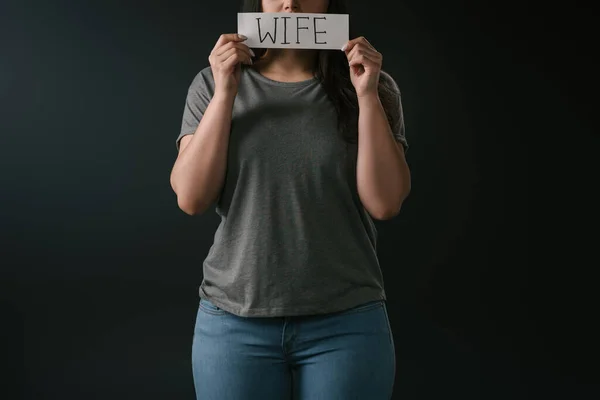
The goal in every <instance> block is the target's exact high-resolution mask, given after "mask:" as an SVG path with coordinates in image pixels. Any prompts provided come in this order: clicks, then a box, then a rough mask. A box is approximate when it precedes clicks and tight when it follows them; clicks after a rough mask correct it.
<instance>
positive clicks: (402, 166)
mask: <svg viewBox="0 0 600 400" xmlns="http://www.w3.org/2000/svg"><path fill="white" fill-rule="evenodd" d="M358 105H359V118H358V159H357V165H356V169H357V170H356V177H357V187H358V194H359V197H360V199H361V201H362V203H363V205H364V207H365V209H366V210H367V211H368V212H369V214H371V216H373V217H374V218H376V219H380V220H384V219H389V218H392V217H394V216H395V215H397V214H398V212H399V211H400V208H401V206H402V203H403V202H404V199H406V197H407V196H408V194H409V193H410V189H411V178H410V170H409V168H408V164H407V163H406V159H405V157H404V148H403V146H402V144H401V143H399V142H398V141H396V140H395V138H394V136H393V134H392V130H391V128H390V124H389V123H388V120H387V116H386V114H385V111H384V109H383V106H382V104H381V101H380V99H379V96H378V94H377V93H373V94H369V95H365V96H362V97H359V99H358Z"/></svg>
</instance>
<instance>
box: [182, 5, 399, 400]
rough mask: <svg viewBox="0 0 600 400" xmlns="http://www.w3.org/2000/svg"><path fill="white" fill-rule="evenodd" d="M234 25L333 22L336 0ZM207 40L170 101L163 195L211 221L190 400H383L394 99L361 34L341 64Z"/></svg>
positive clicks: (387, 386) (285, 8)
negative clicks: (298, 17) (198, 62)
mask: <svg viewBox="0 0 600 400" xmlns="http://www.w3.org/2000/svg"><path fill="white" fill-rule="evenodd" d="M242 10H243V11H245V12H261V11H262V12H304V13H347V11H346V8H345V6H344V4H343V2H342V1H341V0H296V1H293V0H262V1H261V0H254V1H251V0H249V1H245V3H244V6H243V8H242ZM244 40H245V38H244V37H240V36H239V35H237V34H225V35H222V36H221V37H220V38H219V40H218V41H217V43H216V45H215V46H214V48H213V50H212V52H211V54H210V57H209V61H210V67H207V68H205V69H203V70H202V71H201V72H199V73H198V75H197V76H196V77H195V79H194V80H193V82H192V84H191V86H190V88H189V91H188V96H187V100H186V104H185V109H184V114H183V122H182V128H181V134H180V135H179V137H178V138H177V147H178V151H179V154H178V157H177V160H176V162H175V165H174V167H173V170H172V174H171V185H172V187H173V190H174V191H175V193H176V194H177V200H178V204H179V207H180V208H181V209H182V210H183V211H185V212H186V213H188V214H190V215H198V214H202V213H203V212H204V211H206V210H207V209H208V208H209V207H210V206H211V205H212V204H216V211H217V213H218V214H219V215H220V216H221V224H220V225H219V227H218V229H217V232H216V234H215V241H214V244H213V245H212V247H211V249H210V251H209V254H208V256H207V257H206V259H205V261H204V264H203V272H204V279H203V281H202V284H201V285H200V289H199V291H200V293H199V295H200V305H199V309H198V314H197V319H196V327H195V333H194V339H193V345H192V367H193V377H194V385H195V389H196V395H197V398H198V399H203V400H212V399H215V400H230V399H231V400H234V399H235V400H237V399H261V400H268V399H292V398H293V399H328V400H331V399H344V400H347V399H369V400H377V399H389V398H390V396H391V393H392V388H393V383H394V375H395V353H394V343H393V336H392V332H391V330H390V326H389V321H388V317H387V311H386V308H385V300H386V296H385V292H384V288H383V280H382V275H381V271H380V268H379V264H378V260H377V254H376V235H377V232H376V230H375V227H374V224H373V220H372V219H373V218H375V219H380V220H382V219H388V218H391V217H393V216H394V215H396V214H397V213H398V211H399V210H400V206H401V204H402V202H403V200H404V199H405V198H406V196H407V195H408V193H409V191H410V172H409V169H408V166H407V163H406V160H405V158H404V151H405V150H406V148H407V143H406V140H405V137H404V122H403V116H402V106H401V102H400V93H399V91H398V88H397V86H396V84H395V82H394V81H393V79H392V78H391V77H390V76H389V75H387V74H386V73H384V72H382V71H381V63H382V56H381V54H379V53H378V52H377V51H376V50H375V49H374V48H373V47H372V46H371V45H370V44H369V42H368V41H367V40H366V39H364V38H363V37H360V38H355V39H353V40H351V41H349V42H348V44H347V45H346V46H344V49H343V50H342V51H316V50H297V49H296V50H295V49H269V50H268V51H265V50H264V49H250V48H248V46H246V45H245V44H244Z"/></svg>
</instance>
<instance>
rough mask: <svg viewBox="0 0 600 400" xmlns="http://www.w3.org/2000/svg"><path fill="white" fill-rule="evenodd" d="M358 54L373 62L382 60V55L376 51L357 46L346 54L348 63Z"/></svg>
mask: <svg viewBox="0 0 600 400" xmlns="http://www.w3.org/2000/svg"><path fill="white" fill-rule="evenodd" d="M359 54H364V55H366V56H368V57H369V58H370V59H372V60H373V61H377V60H381V59H382V58H383V57H382V55H381V54H380V53H379V52H377V51H376V50H373V49H370V48H368V47H365V46H364V45H362V44H358V45H356V46H354V48H353V49H352V50H351V51H350V52H349V53H348V61H351V60H352V59H353V58H354V57H356V56H357V55H359Z"/></svg>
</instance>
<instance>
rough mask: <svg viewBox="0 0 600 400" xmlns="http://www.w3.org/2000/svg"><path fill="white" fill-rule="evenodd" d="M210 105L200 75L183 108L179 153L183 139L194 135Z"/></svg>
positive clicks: (177, 144)
mask: <svg viewBox="0 0 600 400" xmlns="http://www.w3.org/2000/svg"><path fill="white" fill-rule="evenodd" d="M209 103H210V95H209V93H208V90H207V87H206V84H205V83H204V82H203V79H202V76H201V74H198V76H196V78H195V79H194V81H193V82H192V84H191V85H190V87H189V89H188V93H187V97H186V99H185V106H184V108H183V118H182V120H181V131H180V132H179V136H178V137H177V140H176V141H175V145H176V146H177V151H179V145H180V142H181V138H182V137H184V136H185V135H193V134H194V133H195V132H196V129H197V128H198V125H199V124H200V120H201V119H202V117H203V116H204V112H205V111H206V108H207V107H208V104H209Z"/></svg>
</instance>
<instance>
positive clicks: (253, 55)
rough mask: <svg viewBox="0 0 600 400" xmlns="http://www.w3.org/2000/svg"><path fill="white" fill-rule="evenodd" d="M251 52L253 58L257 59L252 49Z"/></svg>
mask: <svg viewBox="0 0 600 400" xmlns="http://www.w3.org/2000/svg"><path fill="white" fill-rule="evenodd" d="M248 50H250V54H251V55H252V57H256V54H254V52H253V51H252V49H248Z"/></svg>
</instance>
